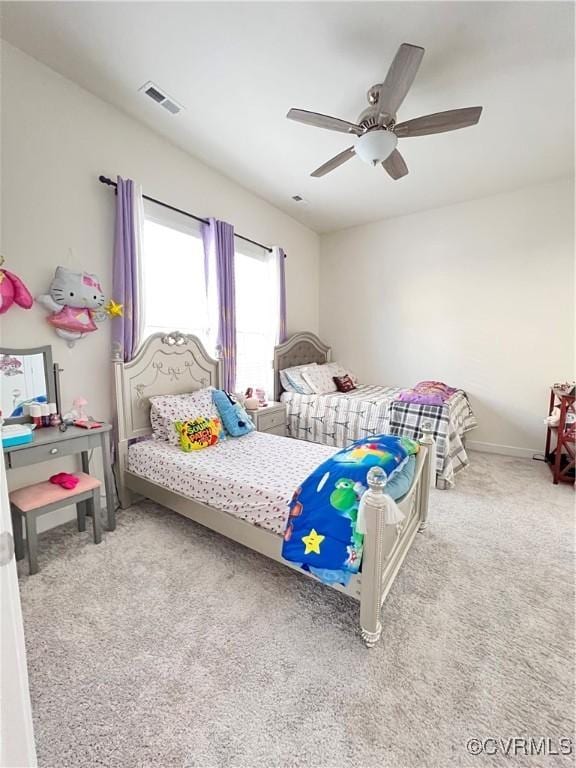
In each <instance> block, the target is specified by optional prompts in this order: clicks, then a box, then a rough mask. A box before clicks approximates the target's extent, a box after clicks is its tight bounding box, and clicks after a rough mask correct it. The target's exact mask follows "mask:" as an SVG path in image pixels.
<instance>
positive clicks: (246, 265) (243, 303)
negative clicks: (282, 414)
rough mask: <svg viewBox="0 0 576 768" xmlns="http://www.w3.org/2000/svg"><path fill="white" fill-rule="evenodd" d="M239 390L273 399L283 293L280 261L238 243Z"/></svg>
mask: <svg viewBox="0 0 576 768" xmlns="http://www.w3.org/2000/svg"><path fill="white" fill-rule="evenodd" d="M235 266H236V270H235V271H236V275H235V277H236V346H237V371H236V389H237V390H238V391H239V392H242V391H244V390H245V389H246V387H259V388H262V389H264V390H265V392H266V393H267V395H268V396H272V393H273V390H274V375H273V370H272V358H273V356H274V345H275V344H276V340H277V336H278V323H279V317H280V312H279V293H278V285H279V281H278V275H277V266H276V259H275V258H273V257H272V255H271V254H270V253H269V252H268V251H266V250H264V249H263V248H258V247H256V246H253V245H251V244H250V243H245V242H243V241H241V240H238V241H237V242H236V264H235Z"/></svg>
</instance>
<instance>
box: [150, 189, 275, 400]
mask: <svg viewBox="0 0 576 768" xmlns="http://www.w3.org/2000/svg"><path fill="white" fill-rule="evenodd" d="M200 226H201V225H200V222H196V221H194V220H193V219H189V218H187V217H185V216H183V215H182V214H179V213H176V212H175V211H170V210H167V209H164V208H161V207H159V206H158V205H155V204H154V203H151V202H150V201H148V200H145V201H144V237H143V247H142V305H143V306H142V314H143V338H144V339H145V338H147V337H148V336H150V335H151V334H153V333H168V332H170V331H175V330H178V331H183V332H184V333H192V334H194V335H195V336H198V338H199V339H200V340H201V341H202V342H203V343H204V345H205V347H206V349H207V351H208V353H209V354H211V355H216V354H217V352H216V335H217V328H218V298H217V293H216V281H215V279H213V278H214V270H213V265H211V266H210V267H209V270H210V276H209V277H210V279H209V285H208V296H207V292H206V279H205V277H206V276H205V259H204V245H203V242H202V233H201V229H200ZM235 278H236V346H237V371H236V390H237V391H238V392H242V391H244V390H245V389H246V388H247V387H255V388H256V387H258V388H261V389H264V390H265V392H266V393H267V395H268V396H271V395H272V393H273V384H274V377H273V371H272V358H273V353H274V345H275V344H276V340H277V337H278V325H279V317H280V311H279V300H280V297H279V276H278V267H277V260H276V257H273V256H272V254H271V253H269V252H268V251H267V250H266V249H264V248H260V247H258V246H254V245H251V244H250V243H246V242H244V241H242V240H239V239H236V250H235Z"/></svg>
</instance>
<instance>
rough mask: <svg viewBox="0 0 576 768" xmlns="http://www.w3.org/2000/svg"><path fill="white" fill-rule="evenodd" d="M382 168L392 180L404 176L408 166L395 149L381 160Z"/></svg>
mask: <svg viewBox="0 0 576 768" xmlns="http://www.w3.org/2000/svg"><path fill="white" fill-rule="evenodd" d="M382 165H383V167H384V170H385V171H386V172H387V173H388V175H389V176H392V178H393V179H394V180H396V179H401V178H402V176H406V175H407V173H408V166H407V165H406V163H405V162H404V158H403V157H402V155H401V154H400V152H398V150H397V149H395V150H394V152H392V154H391V155H389V156H388V157H387V158H386V160H383V161H382Z"/></svg>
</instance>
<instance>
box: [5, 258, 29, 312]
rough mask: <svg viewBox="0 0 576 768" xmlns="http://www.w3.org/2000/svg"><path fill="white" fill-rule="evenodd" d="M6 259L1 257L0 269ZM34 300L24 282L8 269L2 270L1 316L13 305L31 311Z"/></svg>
mask: <svg viewBox="0 0 576 768" xmlns="http://www.w3.org/2000/svg"><path fill="white" fill-rule="evenodd" d="M2 264H4V257H3V256H0V267H1V266H2ZM33 303H34V299H33V298H32V294H31V293H30V291H29V290H28V288H26V286H25V285H24V283H23V282H22V280H20V278H19V277H17V276H16V275H15V274H14V273H13V272H9V271H8V270H7V269H0V315H1V314H4V312H8V310H9V309H10V307H11V306H12V305H13V304H18V306H19V307H22V308H23V309H30V307H31V306H32V304H33Z"/></svg>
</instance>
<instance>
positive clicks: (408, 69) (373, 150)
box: [286, 43, 482, 179]
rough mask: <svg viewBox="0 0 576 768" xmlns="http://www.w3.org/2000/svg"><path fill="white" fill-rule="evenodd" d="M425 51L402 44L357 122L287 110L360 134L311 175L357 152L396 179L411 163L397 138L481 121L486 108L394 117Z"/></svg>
mask: <svg viewBox="0 0 576 768" xmlns="http://www.w3.org/2000/svg"><path fill="white" fill-rule="evenodd" d="M423 56H424V48H421V47H420V46H418V45H410V44H409V43H402V45H401V46H400V48H398V51H397V52H396V56H395V57H394V61H393V62H392V64H391V65H390V69H389V70H388V74H387V75H386V79H385V80H384V82H383V83H377V84H376V85H373V86H372V87H371V88H370V89H369V91H368V93H367V97H368V104H369V105H370V106H368V107H367V108H366V109H365V110H364V111H363V112H362V113H361V114H360V116H359V117H358V122H357V123H350V122H348V121H347V120H340V119H339V118H337V117H330V116H329V115H322V114H320V113H319V112H309V111H307V110H305V109H291V110H290V111H289V112H288V114H287V115H286V117H288V118H289V119H290V120H297V121H298V122H299V123H305V124H306V125H313V126H315V127H316V128H327V129H328V130H329V131H340V132H341V133H350V134H353V135H354V136H355V137H356V138H355V140H354V144H353V145H352V146H351V147H348V149H345V150H344V151H343V152H340V154H338V155H336V157H333V158H332V159H331V160H328V162H327V163H324V165H321V166H320V167H319V168H316V170H315V171H313V172H312V173H311V174H310V175H311V176H315V177H318V176H325V175H326V174H327V173H330V171H333V170H334V169H335V168H338V166H339V165H342V164H343V163H345V162H346V161H347V160H350V158H352V157H354V155H358V157H359V158H360V159H361V160H364V162H366V163H369V164H370V165H372V166H376V165H378V164H379V163H382V165H383V167H384V170H386V171H387V172H388V174H389V175H390V176H391V177H392V178H393V179H400V178H402V176H406V174H407V173H408V168H407V166H406V163H405V162H404V158H403V157H402V155H401V154H400V152H398V150H397V149H396V144H397V143H398V139H403V138H406V137H408V136H427V135H428V134H431V133H444V132H445V131H456V130H458V129H459V128H466V127H467V126H469V125H476V123H477V122H478V120H480V115H481V113H482V107H466V108H464V109H450V110H448V111H447V112H435V113H434V114H432V115H425V116H424V117H416V118H414V119H413V120H406V121H405V122H403V123H397V122H396V112H397V110H398V108H399V107H400V105H401V104H402V102H403V101H404V99H405V98H406V94H407V93H408V91H409V90H410V86H411V85H412V83H413V82H414V78H415V77H416V73H417V72H418V68H419V67H420V62H421V61H422V57H423Z"/></svg>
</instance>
